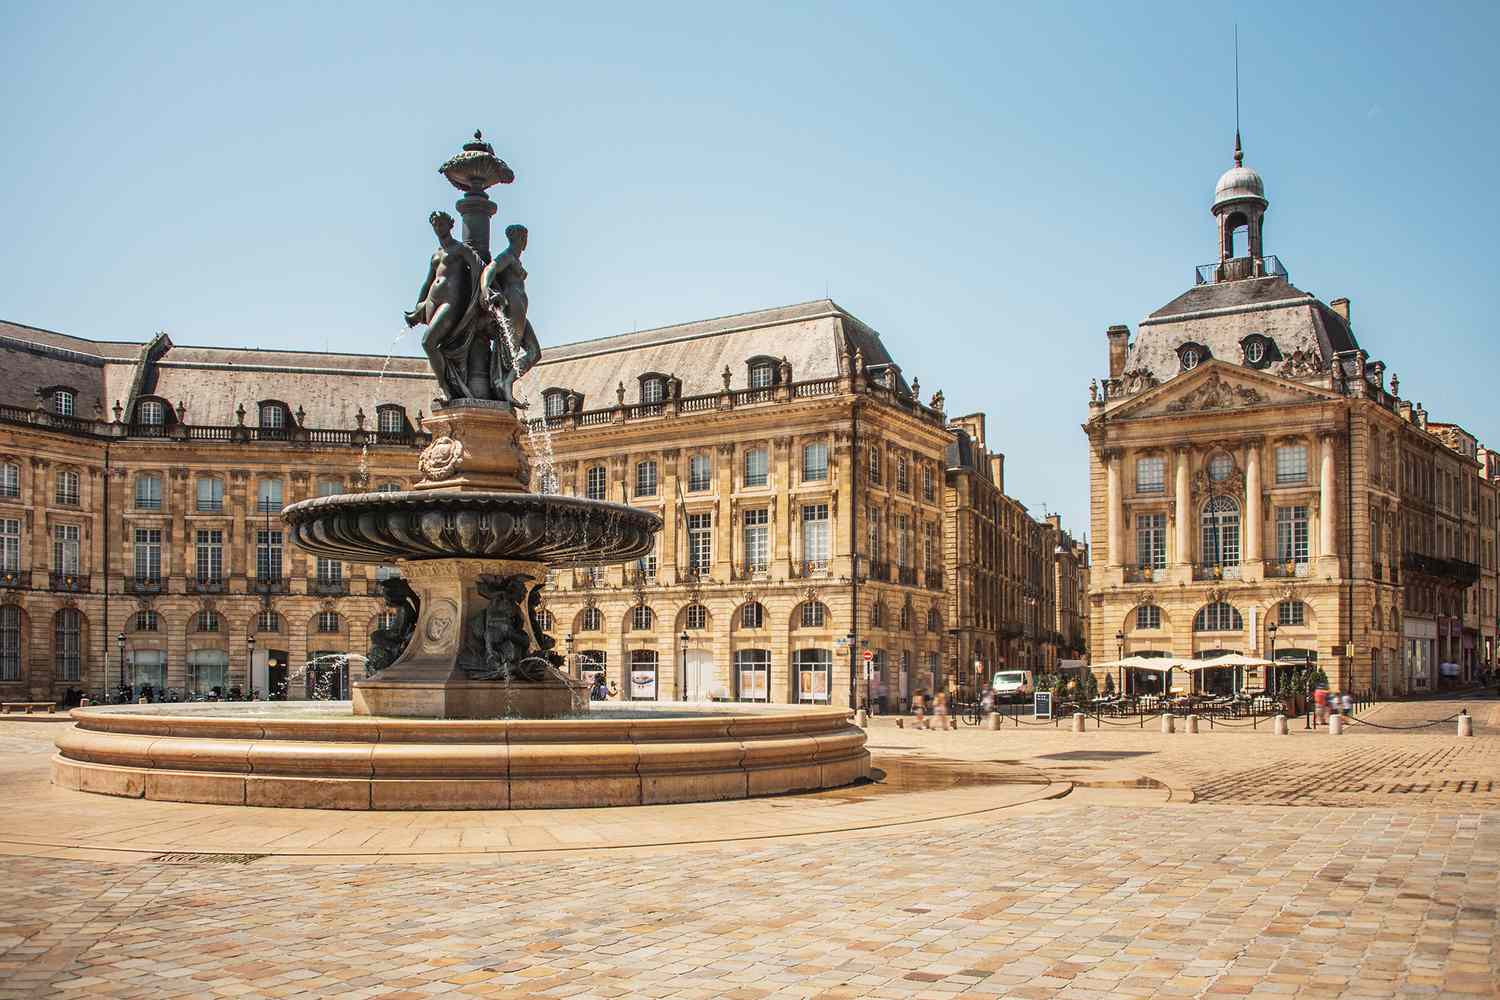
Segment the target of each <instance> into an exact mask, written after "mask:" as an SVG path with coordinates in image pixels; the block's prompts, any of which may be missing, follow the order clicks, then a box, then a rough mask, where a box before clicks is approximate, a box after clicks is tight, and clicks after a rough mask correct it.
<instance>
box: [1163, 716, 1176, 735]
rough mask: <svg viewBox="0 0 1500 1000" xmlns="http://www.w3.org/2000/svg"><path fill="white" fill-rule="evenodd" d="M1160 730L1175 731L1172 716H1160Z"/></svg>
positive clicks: (1165, 731)
mask: <svg viewBox="0 0 1500 1000" xmlns="http://www.w3.org/2000/svg"><path fill="white" fill-rule="evenodd" d="M1161 731H1162V732H1164V733H1172V732H1176V729H1175V728H1174V727H1173V725H1172V717H1171V716H1170V715H1163V716H1162V717H1161Z"/></svg>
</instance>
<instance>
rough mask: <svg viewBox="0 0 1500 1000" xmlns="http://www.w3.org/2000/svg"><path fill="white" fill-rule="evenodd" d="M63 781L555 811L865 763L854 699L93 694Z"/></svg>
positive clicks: (304, 803)
mask: <svg viewBox="0 0 1500 1000" xmlns="http://www.w3.org/2000/svg"><path fill="white" fill-rule="evenodd" d="M72 716H73V719H74V720H75V725H74V726H73V727H71V728H70V729H69V730H68V731H67V732H65V733H64V734H63V735H62V736H61V737H59V739H58V741H57V747H58V752H57V754H56V756H54V757H53V758H52V781H53V783H54V784H56V785H59V786H61V787H65V788H71V789H76V790H78V791H82V792H95V793H100V794H105V795H117V796H125V797H128V798H146V799H156V800H160V801H168V802H204V803H215V804H220V805H249V806H280V807H288V808H303V809H546V808H576V807H584V806H627V805H657V804H663V803H672V802H708V801H716V800H723V799H743V798H752V797H756V796H762V795H776V794H780V793H784V792H798V791H812V790H816V789H822V788H833V787H836V786H839V785H846V784H849V783H851V782H854V781H857V780H859V779H861V778H865V777H868V776H869V773H870V754H869V752H868V751H867V750H866V749H865V733H864V730H862V729H860V728H859V727H857V726H855V725H854V724H853V723H852V722H851V721H850V718H849V712H848V711H847V710H846V709H842V708H827V707H803V706H793V705H771V706H763V705H754V706H752V705H743V704H703V705H671V706H668V705H642V704H641V703H625V704H620V703H612V702H601V703H595V705H594V711H591V712H589V713H586V714H583V715H580V716H578V717H576V718H567V719H538V720H510V719H498V720H428V719H395V718H385V717H378V716H360V717H355V716H352V715H350V714H349V703H348V702H306V703H288V702H276V703H264V702H258V703H256V702H252V703H248V704H242V705H241V704H201V705H150V706H135V705H132V706H120V707H111V708H84V709H75V710H73V712H72Z"/></svg>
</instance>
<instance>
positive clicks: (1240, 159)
mask: <svg viewBox="0 0 1500 1000" xmlns="http://www.w3.org/2000/svg"><path fill="white" fill-rule="evenodd" d="M1234 165H1235V166H1237V167H1243V166H1244V165H1245V151H1244V150H1243V149H1241V148H1240V130H1239V129H1235V130H1234Z"/></svg>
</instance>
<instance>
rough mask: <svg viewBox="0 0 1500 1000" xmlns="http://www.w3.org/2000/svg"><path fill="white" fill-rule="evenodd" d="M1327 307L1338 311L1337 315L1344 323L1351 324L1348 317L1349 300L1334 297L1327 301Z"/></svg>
mask: <svg viewBox="0 0 1500 1000" xmlns="http://www.w3.org/2000/svg"><path fill="white" fill-rule="evenodd" d="M1328 307H1329V308H1330V309H1332V310H1333V311H1334V312H1336V313H1338V314H1339V317H1340V318H1341V319H1343V321H1344V322H1345V323H1346V324H1348V325H1350V326H1352V325H1353V323H1352V321H1351V320H1350V319H1349V300H1348V299H1334V300H1333V301H1332V302H1330V303H1328Z"/></svg>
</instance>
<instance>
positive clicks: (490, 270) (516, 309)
mask: <svg viewBox="0 0 1500 1000" xmlns="http://www.w3.org/2000/svg"><path fill="white" fill-rule="evenodd" d="M526 237H527V232H526V227H525V226H523V225H521V224H520V223H516V224H515V225H511V226H506V227H505V238H506V240H507V241H508V242H509V245H508V246H507V247H506V248H505V252H504V253H502V254H500V256H498V257H496V258H495V259H494V260H492V261H490V263H489V266H487V267H486V268H485V269H484V274H483V276H482V277H481V279H480V286H481V287H482V288H483V290H484V291H483V294H484V295H485V296H486V301H487V302H489V304H490V305H491V306H492V307H494V308H496V309H499V310H500V312H501V313H502V314H503V315H504V316H505V321H506V323H507V324H508V325H509V326H510V331H511V336H512V337H513V338H514V339H515V342H516V352H517V355H518V356H516V357H510V354H511V350H510V345H509V344H507V343H505V342H504V341H503V339H502V342H501V343H499V344H497V345H496V349H495V353H496V354H497V355H498V356H499V357H501V358H502V359H504V362H503V363H499V364H496V365H495V366H494V373H493V378H494V387H495V395H496V397H497V398H499V399H504V400H510V399H511V398H512V396H511V387H512V386H513V385H514V383H515V381H516V379H518V378H520V377H521V376H522V375H525V374H526V373H527V372H528V371H530V370H531V367H532V366H533V365H535V364H536V363H537V359H538V358H540V357H541V354H542V347H541V344H540V343H538V341H537V339H536V331H535V330H533V329H532V328H531V321H530V320H529V319H527V318H526V310H527V306H528V303H527V300H526V268H525V267H523V266H522V265H521V254H522V253H523V252H524V251H525V250H526Z"/></svg>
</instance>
